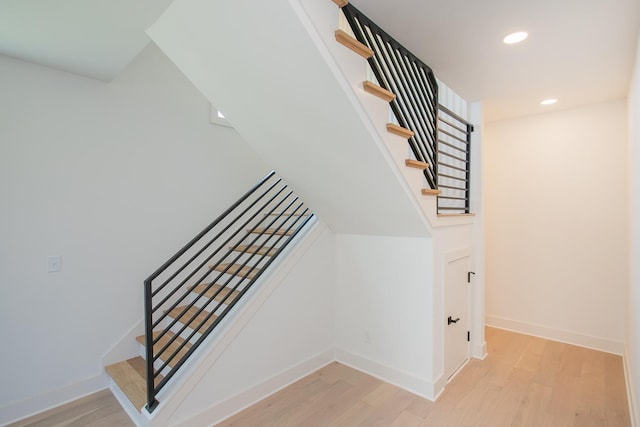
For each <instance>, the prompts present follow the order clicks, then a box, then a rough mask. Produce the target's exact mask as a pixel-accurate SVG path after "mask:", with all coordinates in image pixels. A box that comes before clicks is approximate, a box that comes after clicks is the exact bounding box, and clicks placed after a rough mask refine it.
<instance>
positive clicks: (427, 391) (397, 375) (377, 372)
mask: <svg viewBox="0 0 640 427" xmlns="http://www.w3.org/2000/svg"><path fill="white" fill-rule="evenodd" d="M336 360H337V361H338V362H340V363H342V364H344V365H347V366H349V367H351V368H353V369H357V370H359V371H362V372H364V373H365V374H369V375H371V376H372V377H376V378H378V379H380V380H382V381H385V382H387V383H390V384H393V385H395V386H397V387H400V388H401V389H404V390H407V391H408V392H411V393H413V394H415V395H418V396H420V397H423V398H425V399H427V400H430V401H432V402H433V401H435V399H436V397H437V396H438V395H439V394H440V392H441V391H442V390H443V389H444V384H445V383H446V380H444V381H443V380H442V376H441V377H440V378H439V379H438V380H437V381H436V382H431V381H428V380H426V379H424V378H419V377H416V376H415V375H413V374H410V373H408V372H404V371H401V370H399V369H396V368H394V367H391V366H388V365H385V364H382V363H380V362H376V361H374V360H371V359H368V358H366V357H364V356H361V355H359V354H355V353H351V352H348V351H345V350H341V349H336Z"/></svg>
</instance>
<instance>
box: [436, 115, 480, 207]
mask: <svg viewBox="0 0 640 427" xmlns="http://www.w3.org/2000/svg"><path fill="white" fill-rule="evenodd" d="M438 109H439V110H440V113H441V114H439V115H438V122H439V125H438V146H439V147H438V164H439V165H440V167H439V169H438V171H439V177H438V181H439V186H438V188H439V189H440V190H441V193H440V195H439V196H438V213H453V214H462V213H470V211H471V206H470V184H471V132H473V124H471V122H469V121H467V120H465V119H464V118H462V117H460V116H459V115H458V114H456V113H454V112H453V111H451V110H450V109H448V108H446V107H444V106H443V105H438Z"/></svg>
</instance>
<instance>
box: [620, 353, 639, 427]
mask: <svg viewBox="0 0 640 427" xmlns="http://www.w3.org/2000/svg"><path fill="white" fill-rule="evenodd" d="M629 360H630V355H629V348H628V347H627V346H625V349H624V355H623V356H622V361H623V364H624V379H625V384H626V386H627V399H628V400H629V417H630V418H631V426H632V427H636V426H637V425H638V416H639V415H638V414H639V412H638V410H639V409H640V408H638V406H637V402H638V396H636V392H635V389H634V388H633V378H634V377H633V372H632V370H631V364H630V363H629Z"/></svg>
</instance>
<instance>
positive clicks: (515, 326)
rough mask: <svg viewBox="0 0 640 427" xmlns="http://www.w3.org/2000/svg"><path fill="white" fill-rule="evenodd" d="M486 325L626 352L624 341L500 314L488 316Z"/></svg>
mask: <svg viewBox="0 0 640 427" xmlns="http://www.w3.org/2000/svg"><path fill="white" fill-rule="evenodd" d="M485 320H486V325H487V326H492V327H494V328H499V329H506V330H508V331H513V332H518V333H521V334H526V335H533V336H536V337H540V338H545V339H549V340H553V341H560V342H563V343H566V344H573V345H577V346H580V347H586V348H591V349H594V350H599V351H604V352H606V353H613V354H617V355H620V356H621V355H622V354H623V353H624V343H622V342H619V341H613V340H608V339H605V338H599V337H593V336H590V335H583V334H579V333H576V332H570V331H565V330H562V329H554V328H549V327H546V326H540V325H535V324H533V323H527V322H521V321H518V320H511V319H506V318H504V317H498V316H486V319H485Z"/></svg>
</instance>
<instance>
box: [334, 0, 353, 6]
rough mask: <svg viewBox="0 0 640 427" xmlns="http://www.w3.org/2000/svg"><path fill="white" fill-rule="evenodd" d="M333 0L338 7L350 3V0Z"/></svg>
mask: <svg viewBox="0 0 640 427" xmlns="http://www.w3.org/2000/svg"><path fill="white" fill-rule="evenodd" d="M331 1H332V2H334V3H335V4H337V5H338V7H340V8H342V7H345V6H346V5H347V3H349V1H348V0H331Z"/></svg>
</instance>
